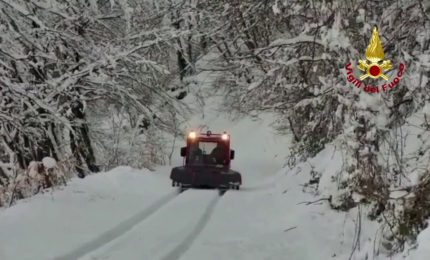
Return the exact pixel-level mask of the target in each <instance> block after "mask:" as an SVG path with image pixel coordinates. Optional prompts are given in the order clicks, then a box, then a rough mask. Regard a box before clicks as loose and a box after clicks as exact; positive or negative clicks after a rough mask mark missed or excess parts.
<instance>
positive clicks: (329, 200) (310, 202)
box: [297, 197, 331, 205]
mask: <svg viewBox="0 0 430 260" xmlns="http://www.w3.org/2000/svg"><path fill="white" fill-rule="evenodd" d="M324 200H326V201H328V202H331V197H328V198H321V199H319V200H315V201H303V202H299V203H297V205H300V204H305V205H311V204H315V203H317V202H320V201H324Z"/></svg>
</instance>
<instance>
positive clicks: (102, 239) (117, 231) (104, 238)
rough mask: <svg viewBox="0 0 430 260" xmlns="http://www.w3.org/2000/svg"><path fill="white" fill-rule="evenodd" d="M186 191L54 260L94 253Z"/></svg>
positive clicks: (144, 210)
mask: <svg viewBox="0 0 430 260" xmlns="http://www.w3.org/2000/svg"><path fill="white" fill-rule="evenodd" d="M185 191H186V190H184V191H180V190H176V191H174V192H172V193H169V194H167V195H165V196H163V197H162V198H161V199H159V200H157V201H156V202H154V203H153V204H152V205H150V206H149V207H147V208H145V209H143V210H142V211H140V212H138V213H136V214H135V215H133V216H132V217H130V218H129V219H127V220H125V221H123V222H121V223H120V224H118V225H117V226H115V227H114V228H112V229H110V230H108V231H106V232H104V233H102V234H101V235H100V236H98V237H97V238H95V239H93V240H91V241H89V242H86V243H85V244H83V245H82V246H80V247H78V248H77V249H74V250H73V251H71V252H69V253H67V254H65V255H62V256H59V257H56V258H54V259H56V260H75V259H78V258H80V257H82V256H84V255H86V254H88V253H90V252H92V251H95V250H96V249H98V248H99V247H101V246H103V245H105V244H107V243H109V242H111V241H112V240H114V239H116V238H118V237H120V236H122V235H124V234H125V233H127V232H128V231H130V230H131V229H132V228H133V227H134V226H136V225H138V224H139V223H141V222H142V221H144V220H145V219H147V218H148V217H149V216H151V215H153V214H154V213H155V212H157V211H158V210H159V209H160V208H162V207H163V206H164V205H166V204H167V203H169V202H170V201H172V200H173V199H175V198H176V197H177V196H178V195H180V194H181V193H183V192H185Z"/></svg>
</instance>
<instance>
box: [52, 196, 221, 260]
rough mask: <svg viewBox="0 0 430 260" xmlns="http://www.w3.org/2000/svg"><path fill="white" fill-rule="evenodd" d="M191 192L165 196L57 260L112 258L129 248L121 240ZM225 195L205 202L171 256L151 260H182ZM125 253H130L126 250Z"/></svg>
mask: <svg viewBox="0 0 430 260" xmlns="http://www.w3.org/2000/svg"><path fill="white" fill-rule="evenodd" d="M189 190H190V189H177V190H175V191H174V192H172V193H169V194H167V195H165V196H163V197H162V198H160V199H159V200H157V201H156V202H154V203H153V204H152V205H151V206H149V207H148V208H145V209H143V210H142V211H140V212H138V213H137V214H135V215H133V216H132V217H130V218H129V219H127V220H125V221H124V222H122V223H120V224H119V225H117V226H115V227H114V228H112V229H110V230H108V231H106V232H104V233H102V234H101V235H100V236H98V237H97V238H95V239H93V240H91V241H89V242H87V243H85V244H83V245H82V246H80V247H78V248H76V249H74V250H73V251H71V252H69V253H67V254H65V255H62V256H60V257H57V258H55V259H58V260H66V259H67V260H69V259H70V260H72V259H73V260H75V259H80V258H82V259H104V257H103V256H101V255H100V253H101V254H102V255H104V256H108V255H110V254H109V252H110V250H111V249H112V250H115V251H116V250H118V249H120V250H121V248H122V247H124V246H125V245H126V244H123V242H122V241H121V240H126V241H127V240H128V239H129V238H130V235H131V236H133V233H131V232H132V231H131V230H132V229H134V227H136V228H138V227H137V226H138V225H141V223H143V222H145V221H146V220H147V219H148V221H149V217H151V216H153V215H155V214H158V215H160V214H161V215H163V212H159V211H160V210H161V209H162V208H165V207H166V206H167V205H168V204H171V203H173V201H176V198H178V199H179V197H180V196H181V197H182V196H184V195H181V194H183V193H187V194H188V192H186V191H189ZM192 190H194V189H192ZM226 192H227V191H226V190H219V191H218V196H214V197H213V198H211V199H210V200H209V201H208V202H206V203H205V204H206V207H205V208H204V210H201V211H200V213H199V214H198V215H199V216H198V217H195V218H194V219H193V221H195V223H194V222H193V223H191V224H190V225H191V227H190V229H189V231H188V230H187V233H188V234H186V233H185V237H181V238H178V240H177V241H170V243H171V245H172V246H171V247H170V248H169V249H168V252H167V253H165V254H162V257H161V258H160V255H159V254H157V257H155V256H154V257H152V256H151V257H152V259H161V260H175V259H179V258H180V257H181V256H182V255H183V254H184V253H185V252H187V250H188V249H189V248H190V247H191V246H192V244H193V243H194V241H195V240H196V239H197V238H198V236H199V234H200V233H201V232H202V231H203V229H204V228H205V226H206V225H207V223H208V222H209V220H210V218H211V216H212V213H213V212H214V210H215V207H216V205H217V204H218V202H219V200H220V199H221V198H222V196H223V195H224V194H225V193H226ZM197 193H199V192H197ZM197 193H196V194H197ZM202 193H203V192H202ZM188 195H191V194H188ZM204 196H206V195H204ZM188 197H189V196H188ZM182 199H183V198H182ZM175 204H177V205H178V204H179V201H178V203H173V204H171V205H175ZM205 204H203V205H200V206H198V207H199V208H200V209H202V206H203V207H204V205H205ZM169 207H171V206H169ZM164 210H167V209H164ZM172 213H173V215H175V212H172ZM164 214H165V213H164ZM158 215H157V216H158ZM151 219H153V218H151ZM151 221H152V220H151ZM151 221H150V222H149V223H148V224H144V226H148V225H149V226H151ZM138 230H139V228H138ZM162 232H165V231H162ZM143 233H144V232H143ZM117 239H119V240H118V241H117ZM114 240H115V241H114ZM165 242H166V241H165V240H163V239H161V240H159V241H158V242H157V244H158V245H154V247H160V246H162V245H163V243H165ZM109 243H110V244H111V245H109V246H108V247H106V248H105V249H107V251H105V252H103V251H104V249H102V248H104V247H105V246H106V245H108V244H109ZM112 243H113V244H112ZM112 246H113V247H112ZM109 248H111V249H109ZM150 248H151V247H149V249H150ZM100 249H101V251H100ZM124 249H126V248H123V249H122V250H124ZM132 250H134V249H132ZM137 250H139V249H137ZM125 251H127V250H125ZM97 252H98V253H97ZM106 253H107V255H106ZM100 257H101V258H100ZM107 258H109V257H107ZM109 259H110V258H109ZM133 259H134V258H133ZM136 259H141V258H136Z"/></svg>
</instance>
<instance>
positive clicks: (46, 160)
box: [42, 157, 57, 169]
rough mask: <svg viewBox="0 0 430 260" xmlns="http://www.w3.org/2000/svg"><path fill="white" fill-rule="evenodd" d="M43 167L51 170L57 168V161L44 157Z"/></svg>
mask: <svg viewBox="0 0 430 260" xmlns="http://www.w3.org/2000/svg"><path fill="white" fill-rule="evenodd" d="M42 163H43V166H44V167H45V168H47V169H52V168H55V167H56V166H57V161H55V159H54V158H52V157H45V158H43V159H42Z"/></svg>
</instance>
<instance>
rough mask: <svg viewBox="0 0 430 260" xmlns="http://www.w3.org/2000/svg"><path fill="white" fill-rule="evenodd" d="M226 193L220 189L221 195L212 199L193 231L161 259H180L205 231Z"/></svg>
mask: <svg viewBox="0 0 430 260" xmlns="http://www.w3.org/2000/svg"><path fill="white" fill-rule="evenodd" d="M225 193H226V191H220V192H219V196H217V197H215V198H214V199H212V200H211V201H210V203H209V204H208V206H207V207H206V210H205V212H204V214H203V215H202V216H201V217H200V219H199V221H198V222H197V224H196V225H195V227H194V228H193V229H192V230H191V232H190V233H189V234H188V236H186V237H185V238H184V239H183V240H182V242H181V243H180V244H178V245H177V246H176V247H175V248H174V249H173V250H171V251H170V252H169V253H168V254H167V255H166V256H164V257H163V258H161V259H160V260H177V259H179V258H180V257H181V256H182V255H183V254H184V253H185V252H187V250H188V249H189V248H190V247H191V245H192V244H193V243H194V241H195V240H196V239H197V237H198V236H199V234H200V233H201V232H202V231H203V229H204V228H205V226H206V224H207V223H208V222H209V220H210V218H211V216H212V214H213V212H214V210H215V207H216V205H217V204H218V202H219V200H220V199H221V197H222V196H223V195H224V194H225Z"/></svg>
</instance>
